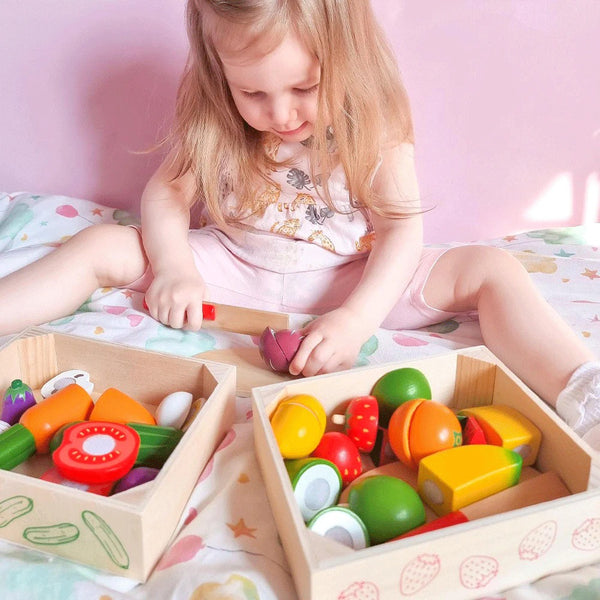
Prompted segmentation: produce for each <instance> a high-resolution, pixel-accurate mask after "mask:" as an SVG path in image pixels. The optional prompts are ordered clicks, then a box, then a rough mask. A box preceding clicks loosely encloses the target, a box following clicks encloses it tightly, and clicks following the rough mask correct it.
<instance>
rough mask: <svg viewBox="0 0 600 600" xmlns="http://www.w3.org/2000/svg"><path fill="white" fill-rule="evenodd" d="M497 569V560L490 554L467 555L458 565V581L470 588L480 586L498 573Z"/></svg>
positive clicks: (484, 584) (483, 585)
mask: <svg viewBox="0 0 600 600" xmlns="http://www.w3.org/2000/svg"><path fill="white" fill-rule="evenodd" d="M498 570H499V565H498V561H497V560H496V559H495V558H492V557H491V556H477V555H476V556H469V557H468V558H466V559H465V560H463V562H462V563H461V565H460V570H459V576H460V582H461V583H462V584H463V586H464V587H466V588H468V589H470V590H475V589H478V588H482V587H485V586H486V585H487V584H488V583H490V581H492V579H494V577H496V575H498Z"/></svg>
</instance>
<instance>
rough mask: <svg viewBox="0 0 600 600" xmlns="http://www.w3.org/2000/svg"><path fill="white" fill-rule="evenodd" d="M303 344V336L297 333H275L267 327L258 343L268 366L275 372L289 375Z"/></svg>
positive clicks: (292, 331) (284, 330)
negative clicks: (291, 364)
mask: <svg viewBox="0 0 600 600" xmlns="http://www.w3.org/2000/svg"><path fill="white" fill-rule="evenodd" d="M301 342H302V336H301V335H300V334H299V333H298V332H297V331H294V330H290V329H281V330H279V331H274V330H273V329H272V328H271V327H267V328H266V329H265V330H264V331H263V332H262V335H261V336H260V339H259V341H258V350H259V352H260V355H261V356H262V359H263V360H264V361H265V363H266V365H267V366H268V367H270V368H271V369H272V370H273V371H276V372H279V373H287V372H288V370H289V368H290V363H291V362H292V359H293V358H294V355H295V354H296V351H297V350H298V347H299V346H300V343H301Z"/></svg>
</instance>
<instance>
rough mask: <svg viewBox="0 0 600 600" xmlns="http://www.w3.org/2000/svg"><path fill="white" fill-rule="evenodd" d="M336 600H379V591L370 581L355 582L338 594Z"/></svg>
mask: <svg viewBox="0 0 600 600" xmlns="http://www.w3.org/2000/svg"><path fill="white" fill-rule="evenodd" d="M338 600H379V589H378V588H377V586H376V585H375V584H374V583H371V582H370V581H355V582H354V583H353V584H352V585H349V586H348V587H347V588H346V589H345V590H344V591H343V592H341V593H340V595H339V596H338Z"/></svg>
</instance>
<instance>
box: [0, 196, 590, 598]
mask: <svg viewBox="0 0 600 600" xmlns="http://www.w3.org/2000/svg"><path fill="white" fill-rule="evenodd" d="M133 221H135V219H134V218H133V217H132V216H131V215H129V214H127V213H126V212H124V211H120V210H115V209H112V208H109V207H106V206H102V205H99V204H95V203H92V202H89V201H85V200H78V199H74V198H66V197H62V196H49V195H47V196H39V195H32V194H28V193H13V194H7V193H5V194H0V276H3V275H5V274H7V273H9V272H10V271H12V270H14V269H16V268H19V267H21V266H23V265H25V264H28V263H29V262H31V261H32V260H34V259H37V258H39V257H40V256H42V255H44V254H46V253H47V252H50V251H51V250H52V249H53V248H54V247H56V245H57V244H59V243H60V242H61V241H63V240H64V239H65V238H66V237H67V236H70V235H72V234H74V233H75V232H77V231H78V230H80V229H82V228H84V227H87V226H88V225H90V224H91V223H101V222H103V223H107V222H109V223H121V224H127V223H131V222H133ZM480 243H484V244H487V245H493V246H499V247H503V248H506V249H508V250H510V251H514V252H517V253H518V255H519V257H520V259H521V260H522V261H523V262H524V264H525V265H526V266H527V269H528V271H529V272H530V274H531V277H532V278H533V280H534V281H535V283H536V285H537V286H538V287H539V289H540V290H541V292H542V293H543V295H544V296H545V297H546V298H547V300H548V301H549V302H550V303H551V304H552V305H553V306H554V307H555V308H556V310H558V312H559V313H560V314H561V315H562V316H563V318H564V319H566V320H567V322H568V323H569V325H570V326H571V327H572V328H573V330H574V331H575V332H576V333H577V334H578V335H580V336H581V338H582V339H583V340H584V341H585V343H586V344H588V345H589V346H590V348H592V349H593V350H594V351H595V352H596V353H597V354H598V355H600V249H599V247H600V225H594V226H592V227H588V228H583V227H574V228H567V229H552V230H541V231H531V232H527V233H521V234H518V235H507V236H506V237H504V238H501V239H495V240H487V241H484V242H480ZM306 318H307V316H306V315H292V322H293V324H300V323H301V322H303V321H304V320H305V319H306ZM47 327H48V328H49V329H50V330H53V331H60V332H66V333H71V334H76V335H80V336H84V337H89V338H93V339H97V340H105V341H111V342H116V343H122V344H127V345H131V346H136V347H141V348H146V349H150V350H159V351H162V352H169V353H173V354H178V355H184V356H192V355H196V354H199V353H201V352H204V351H208V350H215V349H225V348H232V347H241V346H246V347H253V346H255V345H256V339H253V338H251V337H249V336H245V335H240V334H232V333H224V332H220V331H216V330H206V331H201V332H199V333H186V332H182V331H177V330H173V329H170V328H168V327H164V326H163V325H161V324H159V323H157V322H156V321H154V320H153V319H151V318H150V317H149V316H148V315H147V313H146V312H145V311H144V310H143V308H142V298H141V295H140V294H138V293H136V292H130V291H128V290H117V289H113V288H109V289H102V290H98V291H96V292H95V293H94V294H93V295H92V297H91V298H90V299H89V301H87V302H86V303H85V304H84V305H83V306H82V307H81V308H80V309H79V310H78V311H77V312H76V313H75V314H74V315H71V316H69V317H66V318H64V319H60V320H57V321H54V322H52V323H49V324H47ZM480 343H481V336H480V332H479V327H478V323H477V320H476V319H475V318H465V319H456V320H451V321H448V322H446V323H442V324H440V325H437V326H434V327H430V328H427V329H425V330H420V331H401V332H391V331H384V330H379V331H378V332H377V333H376V335H374V336H373V337H372V338H371V339H370V340H369V342H367V343H366V344H365V346H364V347H363V351H362V352H361V356H360V364H377V363H383V362H388V361H398V360H403V359H409V358H416V357H423V356H427V355H433V354H439V353H442V352H445V351H447V350H448V349H454V348H461V347H465V346H471V345H477V344H480ZM557 351H560V350H559V349H557ZM251 419H252V415H251V411H250V399H249V398H247V397H243V396H240V397H239V398H238V410H237V423H236V424H235V426H234V427H233V428H232V430H231V431H230V432H229V434H228V435H227V436H226V438H225V439H224V440H223V443H222V444H221V446H220V448H219V449H218V450H217V451H216V452H215V454H214V456H213V458H212V459H211V461H210V463H209V464H208V465H207V467H206V469H205V471H204V474H203V475H202V477H201V478H200V480H199V482H198V484H197V485H196V487H195V489H194V491H193V493H192V496H191V497H190V499H189V502H188V504H187V507H186V509H185V511H184V513H183V515H182V517H181V521H180V527H179V530H178V533H177V535H176V536H175V537H174V539H173V540H172V543H171V544H170V546H169V548H168V549H167V551H166V552H165V554H164V555H163V557H162V559H161V560H160V562H159V563H158V565H157V567H156V569H155V571H154V572H153V574H152V575H151V577H150V578H149V580H148V581H147V582H146V583H145V584H143V585H137V584H136V582H133V581H131V580H127V579H124V578H119V577H113V576H109V575H105V574H102V573H100V572H98V571H95V570H93V569H90V568H86V567H82V566H80V565H76V564H74V563H69V562H67V561H63V560H61V559H59V558H55V557H52V556H49V555H45V554H42V553H38V552H35V551H33V550H29V549H24V548H21V547H17V546H13V545H10V544H8V543H5V542H0V553H1V559H0V582H1V583H0V589H1V590H2V591H1V592H0V597H1V598H3V599H4V598H6V599H10V600H17V599H19V600H20V599H23V600H37V599H40V600H41V599H42V598H43V599H44V600H50V599H54V598H56V599H61V600H63V599H67V598H68V599H74V600H78V599H81V600H91V599H94V600H96V599H97V600H117V599H119V598H134V599H142V598H143V599H152V600H154V599H160V600H199V599H207V600H210V599H212V598H220V599H243V600H255V599H258V598H260V599H261V600H270V599H279V600H296V595H295V591H294V587H293V582H292V579H291V575H290V572H289V568H288V565H287V561H286V558H285V555H284V553H283V550H282V548H281V546H280V544H279V540H278V537H277V532H276V529H275V525H274V522H273V519H272V517H271V515H270V511H269V504H268V501H267V499H266V495H265V491H264V487H263V482H262V478H261V475H260V471H259V468H258V465H257V462H256V459H255V456H254V452H253V442H252V423H251ZM491 598H494V599H500V598H503V599H506V600H550V599H552V600H555V599H556V600H557V599H559V598H560V599H566V598H570V599H571V600H591V599H594V598H600V565H598V564H595V565H590V566H586V567H582V568H579V569H576V570H573V571H570V572H568V573H562V574H555V575H551V576H548V577H545V578H543V579H541V580H539V581H536V582H531V583H529V584H526V585H523V586H520V587H518V588H515V589H512V590H507V591H505V592H503V593H501V594H496V595H494V596H489V597H488V599H491Z"/></svg>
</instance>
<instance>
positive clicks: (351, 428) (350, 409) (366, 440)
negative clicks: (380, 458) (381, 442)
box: [332, 396, 379, 452]
mask: <svg viewBox="0 0 600 600" xmlns="http://www.w3.org/2000/svg"><path fill="white" fill-rule="evenodd" d="M332 420H333V422H334V423H338V424H341V423H343V425H344V432H345V433H346V435H347V436H348V437H349V438H350V439H351V440H352V441H353V442H354V444H355V445H356V447H357V448H358V449H359V450H360V451H361V452H371V450H373V447H374V445H375V440H376V438H377V426H378V424H379V405H378V404H377V398H375V396H359V397H357V398H352V400H350V402H349V403H348V406H347V407H346V414H345V415H344V416H343V417H342V416H341V415H333V417H332Z"/></svg>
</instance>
